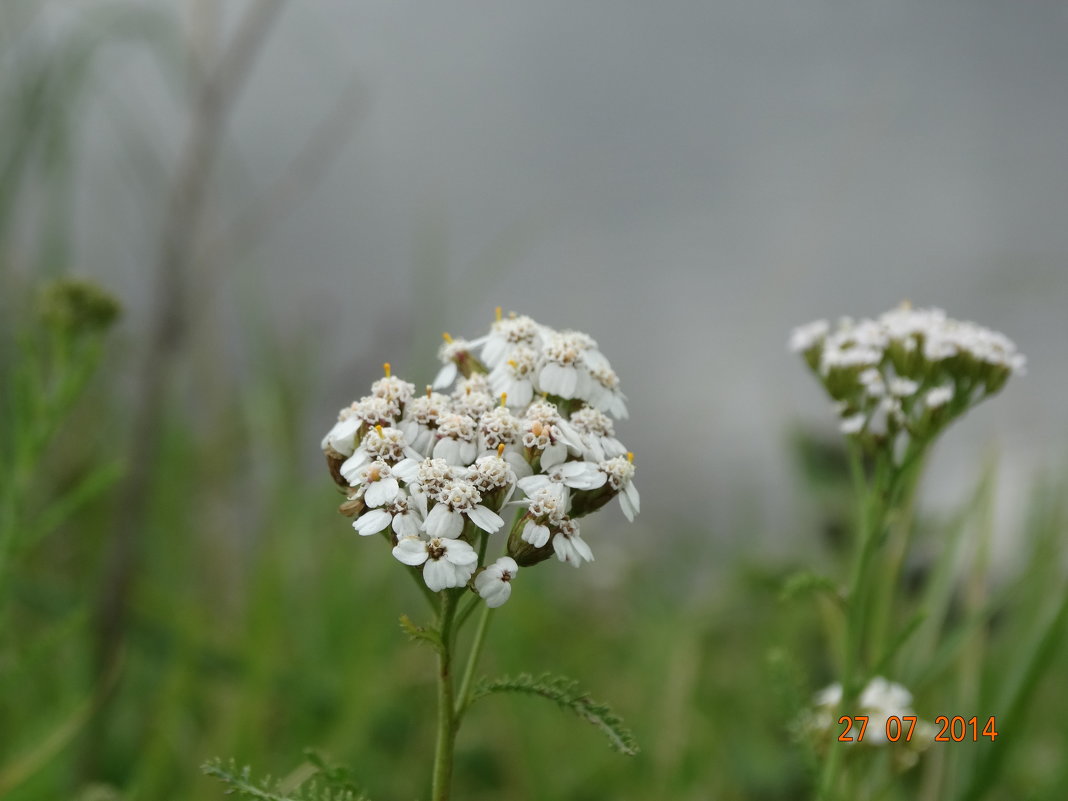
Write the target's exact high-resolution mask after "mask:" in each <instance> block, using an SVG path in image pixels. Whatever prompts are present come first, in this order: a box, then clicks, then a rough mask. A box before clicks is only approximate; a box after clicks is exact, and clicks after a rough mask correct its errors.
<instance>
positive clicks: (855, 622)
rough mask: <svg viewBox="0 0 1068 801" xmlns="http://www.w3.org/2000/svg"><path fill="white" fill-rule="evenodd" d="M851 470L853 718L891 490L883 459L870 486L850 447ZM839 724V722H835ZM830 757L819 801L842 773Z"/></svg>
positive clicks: (847, 676) (848, 687) (845, 708)
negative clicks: (871, 585) (871, 583)
mask: <svg viewBox="0 0 1068 801" xmlns="http://www.w3.org/2000/svg"><path fill="white" fill-rule="evenodd" d="M850 469H851V473H852V476H853V484H854V488H855V491H856V493H857V498H858V504H857V526H858V531H857V539H856V548H855V550H854V555H853V566H852V568H851V572H850V579H849V594H848V596H847V601H848V608H847V611H846V630H845V647H844V649H843V654H844V661H843V666H842V699H841V702H840V703H839V714H852V712H851V709H852V706H853V704H854V702H855V701H856V698H857V695H858V694H859V691H860V688H859V686H858V684H859V680H858V677H862V675H863V666H862V662H863V654H864V639H865V638H864V633H865V626H864V621H865V614H864V613H865V611H866V608H867V597H868V593H867V589H868V574H869V573H870V566H871V563H872V556H873V555H874V553H875V551H876V550H877V548H878V546H879V544H880V540H881V537H880V535H881V532H882V530H883V525H884V522H885V517H886V508H887V505H886V503H887V494H888V492H889V488H890V483H891V482H890V481H889V480H888V478H889V473H888V466H887V463H886V459H885V458H884V457H882V456H878V457H876V463H875V473H874V475H873V477H872V480H871V485H870V486H869V485H868V482H867V480H866V478H865V475H864V469H863V464H862V461H861V453H860V449H859V448H858V447H857V446H855V445H854V446H851V447H850ZM836 720H837V718H836ZM829 747H830V753H829V754H828V756H827V760H826V761H825V762H824V763H823V771H822V774H821V776H820V784H819V792H818V795H817V798H818V799H819V801H831V800H832V799H833V798H835V795H836V794H835V788H836V785H837V784H838V781H839V773H840V772H841V765H842V756H843V748H842V747H840V746H839V745H838V744H837V743H836V742H833V741H832V742H830V743H829Z"/></svg>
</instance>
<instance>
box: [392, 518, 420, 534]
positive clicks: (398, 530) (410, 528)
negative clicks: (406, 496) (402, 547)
mask: <svg viewBox="0 0 1068 801" xmlns="http://www.w3.org/2000/svg"><path fill="white" fill-rule="evenodd" d="M393 533H394V534H396V535H397V536H398V537H418V536H419V520H418V518H417V517H416V516H415V512H401V513H400V514H399V515H393Z"/></svg>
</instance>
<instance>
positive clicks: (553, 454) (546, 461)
mask: <svg viewBox="0 0 1068 801" xmlns="http://www.w3.org/2000/svg"><path fill="white" fill-rule="evenodd" d="M566 458H567V445H565V444H564V443H562V442H557V443H556V444H555V445H550V446H549V447H548V448H546V449H545V450H543V451H542V452H541V469H542V470H548V469H549V468H550V467H556V465H558V464H560V463H561V462H562V461H564V459H566Z"/></svg>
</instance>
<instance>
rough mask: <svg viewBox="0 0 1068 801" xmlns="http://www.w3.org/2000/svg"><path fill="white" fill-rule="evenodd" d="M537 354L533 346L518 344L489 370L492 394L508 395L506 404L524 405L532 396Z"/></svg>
mask: <svg viewBox="0 0 1068 801" xmlns="http://www.w3.org/2000/svg"><path fill="white" fill-rule="evenodd" d="M537 361H538V354H537V352H536V351H535V350H534V349H533V348H528V347H526V346H524V345H520V346H518V347H516V348H515V350H513V351H512V353H511V354H510V356H509V358H508V359H506V360H504V361H502V362H500V363H499V364H498V365H497V366H496V367H494V368H493V370H492V371H491V372H490V375H489V380H490V386H491V388H492V389H493V392H494V394H496V395H501V394H505V395H507V396H508V405H509V406H517V407H520V408H522V407H524V406H526V405H527V404H529V403H530V401H531V400H532V399H533V397H534V376H535V372H536V369H537Z"/></svg>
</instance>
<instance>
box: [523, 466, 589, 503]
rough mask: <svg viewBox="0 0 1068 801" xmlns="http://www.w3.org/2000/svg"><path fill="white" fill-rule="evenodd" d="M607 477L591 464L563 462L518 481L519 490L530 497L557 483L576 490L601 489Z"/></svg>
mask: <svg viewBox="0 0 1068 801" xmlns="http://www.w3.org/2000/svg"><path fill="white" fill-rule="evenodd" d="M607 480H608V476H607V475H606V474H605V473H604V472H603V471H602V470H601V468H600V466H599V465H597V464H594V463H593V462H564V463H563V464H560V465H556V466H555V467H551V468H549V472H548V473H537V474H535V475H532V476H528V477H527V478H522V479H520V480H519V488H520V489H521V490H523V492H525V493H526V494H527V495H532V494H533V493H534V492H536V491H537V490H539V489H541V488H542V487H545V486H548V485H549V484H550V483H553V482H558V483H560V484H563V485H564V486H565V487H570V488H571V489H577V490H594V489H597V488H598V487H603V486H604V483H605V481H607Z"/></svg>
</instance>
